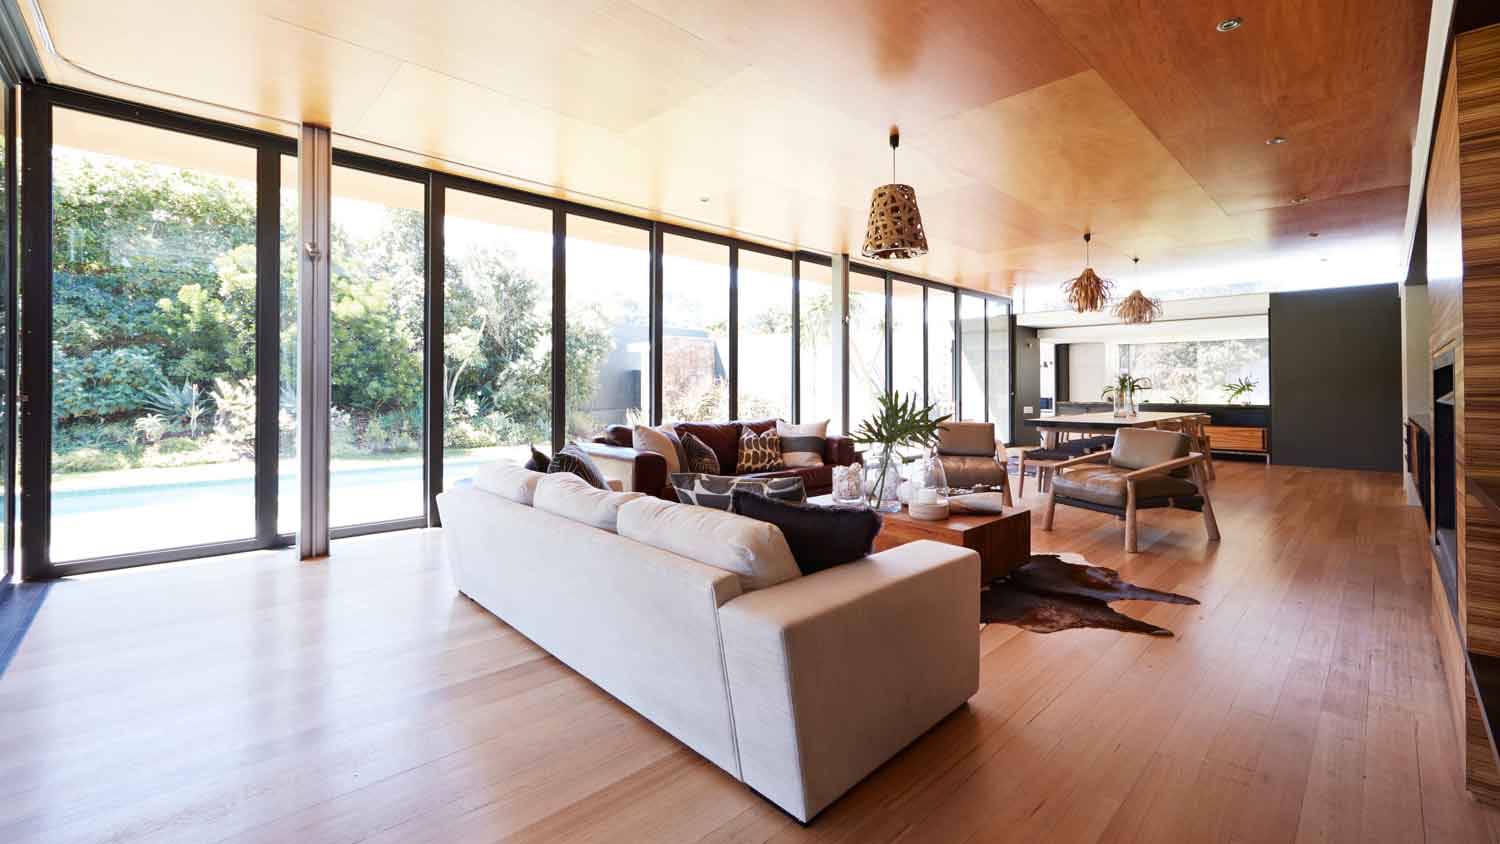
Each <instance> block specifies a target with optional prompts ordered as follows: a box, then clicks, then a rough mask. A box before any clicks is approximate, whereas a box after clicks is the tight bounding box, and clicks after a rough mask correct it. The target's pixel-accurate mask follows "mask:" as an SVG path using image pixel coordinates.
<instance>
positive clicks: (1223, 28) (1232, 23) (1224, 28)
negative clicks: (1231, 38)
mask: <svg viewBox="0 0 1500 844" xmlns="http://www.w3.org/2000/svg"><path fill="white" fill-rule="evenodd" d="M1244 23H1245V19H1244V18H1239V17H1234V18H1225V19H1223V20H1221V21H1219V25H1218V26H1216V27H1214V28H1215V29H1217V30H1219V31H1220V32H1234V31H1235V30H1236V29H1239V28H1240V27H1241V26H1243V25H1244Z"/></svg>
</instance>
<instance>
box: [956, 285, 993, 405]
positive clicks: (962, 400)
mask: <svg viewBox="0 0 1500 844" xmlns="http://www.w3.org/2000/svg"><path fill="white" fill-rule="evenodd" d="M985 331H986V327H985V323H984V299H982V298H980V297H979V296H973V295H971V294H968V293H960V294H959V296H958V377H959V385H958V398H959V402H958V403H959V408H958V418H959V419H962V420H963V421H965V422H983V421H984V411H985V392H984V335H985Z"/></svg>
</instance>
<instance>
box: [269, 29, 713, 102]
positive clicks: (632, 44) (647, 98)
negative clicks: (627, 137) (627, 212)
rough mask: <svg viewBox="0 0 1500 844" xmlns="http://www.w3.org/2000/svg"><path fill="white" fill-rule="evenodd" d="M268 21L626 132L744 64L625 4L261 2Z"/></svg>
mask: <svg viewBox="0 0 1500 844" xmlns="http://www.w3.org/2000/svg"><path fill="white" fill-rule="evenodd" d="M255 6H256V8H257V10H258V11H260V12H262V13H263V14H265V15H267V16H269V17H272V18H276V19H280V20H284V21H286V22H288V23H290V24H294V25H296V26H299V27H305V28H306V29H308V30H311V31H313V32H317V33H321V34H326V35H329V36H331V37H335V38H338V39H340V40H344V41H348V42H351V43H355V44H360V45H362V46H364V47H366V48H368V49H371V50H376V51H379V52H381V53H384V54H386V55H389V56H392V57H394V58H397V59H400V60H401V61H404V62H408V63H410V64H415V65H419V66H421V67H424V68H426V69H428V70H432V71H435V72H438V73H442V74H446V75H448V76H453V77H456V78H458V79H462V80H464V81H466V82H471V83H474V84H476V85H480V86H483V87H485V88H489V89H491V90H493V91H496V92H499V93H501V94H505V95H507V96H511V97H514V98H516V99H518V100H521V101H523V102H526V103H530V104H532V105H535V106H540V107H542V108H545V109H547V110H549V111H553V112H556V113H557V114H560V115H563V116H565V117H570V118H573V119H577V120H584V121H587V122H590V123H594V124H597V125H600V126H604V127H606V128H610V129H615V130H623V129H627V128H629V127H631V126H634V125H636V124H638V123H641V122H642V121H644V120H646V119H648V118H649V117H651V116H652V115H654V114H657V113H659V112H661V111H663V110H665V109H667V108H670V107H672V106H673V105H675V104H677V103H679V102H681V101H682V100H684V99H686V98H688V97H691V96H692V95H694V94H695V93H697V92H699V91H701V90H703V89H705V88H708V87H710V86H712V85H715V84H717V83H719V82H720V81H722V80H723V79H725V78H726V77H728V76H729V75H731V74H732V73H734V72H735V71H736V70H738V69H739V68H740V66H741V64H740V62H738V61H736V60H734V59H732V58H731V57H730V56H729V55H728V54H726V53H724V52H723V51H722V50H718V49H715V48H714V47H713V46H712V45H710V44H708V43H706V42H704V41H703V40H702V39H701V38H698V37H697V36H694V35H692V34H691V33H688V32H686V31H684V30H683V29H681V28H680V27H678V26H675V25H673V24H672V23H671V22H670V21H667V20H664V19H662V18H661V17H659V16H657V15H654V14H651V13H649V12H647V11H646V10H644V9H641V8H640V7H638V6H636V5H634V4H632V3H630V2H627V0H573V2H567V3H557V2H552V1H551V0H503V2H495V0H445V2H443V3H441V4H431V5H428V6H425V7H420V8H414V7H413V6H412V4H411V3H410V2H407V0H323V1H322V2H306V0H260V2H258V3H256V4H255Z"/></svg>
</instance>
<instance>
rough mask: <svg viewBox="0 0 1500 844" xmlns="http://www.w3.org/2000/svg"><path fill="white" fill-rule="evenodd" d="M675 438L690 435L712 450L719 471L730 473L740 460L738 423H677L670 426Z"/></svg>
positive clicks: (739, 429) (739, 428)
mask: <svg viewBox="0 0 1500 844" xmlns="http://www.w3.org/2000/svg"><path fill="white" fill-rule="evenodd" d="M672 428H673V430H675V431H676V432H677V436H679V437H682V436H686V435H688V434H692V435H693V436H695V437H697V438H698V439H700V440H702V441H703V444H704V445H706V446H708V447H709V448H711V449H713V450H714V456H715V457H717V458H718V459H719V468H720V470H721V471H725V472H732V471H734V467H735V466H736V465H738V463H739V459H740V431H741V427H740V423H738V422H678V423H677V424H676V425H673V426H672Z"/></svg>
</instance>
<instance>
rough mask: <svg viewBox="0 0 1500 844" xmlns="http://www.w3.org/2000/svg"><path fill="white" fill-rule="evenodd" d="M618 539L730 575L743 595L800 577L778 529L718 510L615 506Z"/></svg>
mask: <svg viewBox="0 0 1500 844" xmlns="http://www.w3.org/2000/svg"><path fill="white" fill-rule="evenodd" d="M619 528H620V535H621V536H623V537H625V538H627V539H634V540H635V541H637V542H640V543H644V544H646V545H650V546H652V547H654V548H660V549H662V550H664V551H671V552H672V553H674V554H678V555H680V556H683V557H687V558H688V559H690V560H697V561H698V562H700V563H704V564H706V565H710V566H713V567H714V568H719V569H723V570H724V571H728V572H733V573H734V574H735V575H737V576H738V577H739V580H740V588H741V589H743V590H744V591H746V592H749V591H750V590H752V589H764V588H766V587H767V586H775V585H776V584H778V583H784V582H786V581H788V580H792V579H794V578H797V577H801V576H802V571H801V570H800V569H798V568H797V560H796V558H795V557H793V556H792V549H791V548H790V547H788V546H787V544H786V537H784V536H782V535H781V528H778V527H776V526H775V525H773V524H770V523H768V522H758V521H756V520H755V519H749V518H746V517H744V516H738V515H735V514H734V513H727V512H725V511H723V510H714V509H711V508H708V507H694V506H692V505H690V504H678V503H676V502H672V501H663V500H661V499H660V498H642V499H640V500H639V501H632V502H630V503H628V504H626V505H625V506H623V507H621V508H620V517H619Z"/></svg>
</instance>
